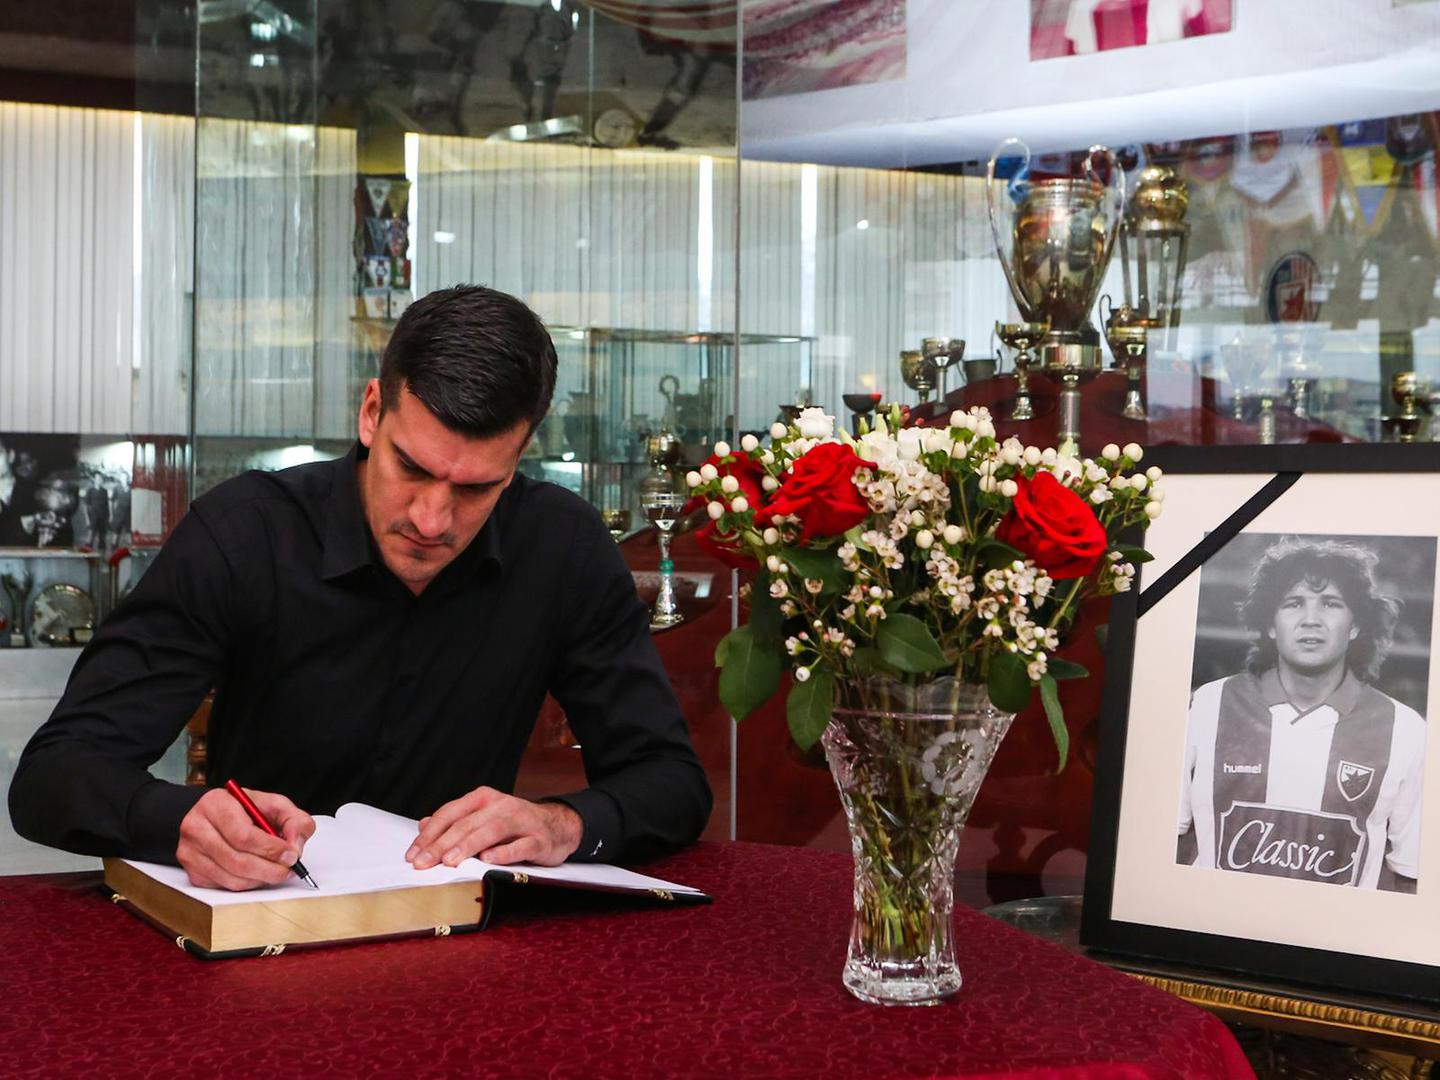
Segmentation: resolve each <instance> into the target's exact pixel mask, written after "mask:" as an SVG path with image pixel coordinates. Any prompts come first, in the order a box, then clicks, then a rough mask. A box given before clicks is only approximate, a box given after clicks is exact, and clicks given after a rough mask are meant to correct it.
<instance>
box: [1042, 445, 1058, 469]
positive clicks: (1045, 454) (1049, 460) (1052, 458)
mask: <svg viewBox="0 0 1440 1080" xmlns="http://www.w3.org/2000/svg"><path fill="white" fill-rule="evenodd" d="M1059 456H1060V455H1059V454H1058V453H1056V451H1055V448H1054V447H1053V446H1047V447H1046V448H1045V449H1044V450H1041V451H1040V464H1042V465H1044V466H1046V467H1047V468H1048V467H1049V466H1051V465H1054V464H1055V462H1056V461H1057V460H1058V459H1059Z"/></svg>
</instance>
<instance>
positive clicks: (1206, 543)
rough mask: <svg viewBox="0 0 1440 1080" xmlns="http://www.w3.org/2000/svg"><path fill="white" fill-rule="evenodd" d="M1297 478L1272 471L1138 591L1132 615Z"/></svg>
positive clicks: (1187, 573)
mask: <svg viewBox="0 0 1440 1080" xmlns="http://www.w3.org/2000/svg"><path fill="white" fill-rule="evenodd" d="M1299 479H1300V474H1299V473H1298V472H1282V473H1276V474H1275V476H1274V477H1272V478H1271V480H1270V482H1269V483H1267V484H1266V485H1265V486H1264V487H1262V488H1261V489H1260V490H1259V491H1257V492H1256V493H1255V494H1254V495H1252V496H1250V498H1248V499H1246V500H1245V501H1244V502H1243V503H1241V504H1240V506H1239V508H1238V509H1236V511H1235V512H1234V513H1233V514H1231V515H1230V516H1229V517H1227V518H1226V519H1225V520H1224V521H1222V522H1221V523H1220V524H1219V525H1217V526H1215V528H1214V529H1212V530H1211V531H1210V532H1208V533H1206V534H1205V538H1204V539H1203V540H1201V541H1200V542H1199V543H1198V544H1196V545H1195V546H1194V547H1193V548H1191V549H1190V550H1189V551H1187V552H1186V553H1185V554H1184V555H1183V556H1182V557H1181V558H1179V559H1177V560H1176V562H1175V565H1174V566H1172V567H1170V569H1169V570H1166V571H1165V573H1163V574H1161V575H1160V576H1159V577H1158V578H1156V579H1155V581H1154V582H1153V583H1151V585H1150V586H1149V588H1147V589H1145V590H1144V591H1143V592H1141V593H1140V596H1139V597H1138V599H1137V601H1136V612H1135V617H1136V618H1137V619H1138V618H1140V617H1141V616H1143V615H1144V614H1145V613H1146V612H1147V611H1149V610H1150V609H1151V608H1152V607H1154V606H1155V605H1156V604H1158V603H1159V602H1160V601H1161V600H1163V599H1164V598H1165V596H1166V594H1167V593H1169V592H1170V590H1171V589H1173V588H1175V586H1176V585H1179V584H1180V582H1182V581H1184V580H1185V579H1186V578H1187V577H1189V576H1190V575H1191V574H1193V573H1194V572H1195V571H1196V570H1199V569H1200V567H1202V566H1204V565H1205V563H1206V561H1207V560H1208V559H1209V558H1210V557H1211V556H1213V555H1214V554H1215V553H1216V552H1217V551H1219V550H1220V549H1221V548H1223V547H1224V546H1225V545H1226V544H1228V543H1229V542H1230V541H1231V540H1232V539H1234V537H1235V535H1236V534H1237V533H1239V532H1240V530H1241V529H1243V528H1245V526H1246V525H1249V524H1250V522H1252V521H1254V520H1255V519H1256V518H1257V517H1259V516H1260V515H1261V514H1263V513H1264V512H1265V510H1266V508H1268V507H1269V506H1270V504H1271V503H1273V502H1274V501H1275V500H1276V499H1278V498H1279V497H1280V496H1281V495H1283V494H1285V492H1287V491H1289V490H1290V489H1291V488H1292V487H1294V486H1295V481H1297V480H1299Z"/></svg>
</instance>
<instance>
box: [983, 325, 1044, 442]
mask: <svg viewBox="0 0 1440 1080" xmlns="http://www.w3.org/2000/svg"><path fill="white" fill-rule="evenodd" d="M1049 332H1050V324H1049V323H1043V322H1038V323H1030V322H1018V323H1000V322H997V323H996V324H995V336H996V337H998V338H999V339H1000V343H1001V344H1002V345H1005V346H1006V347H1007V348H1009V349H1012V350H1014V353H1015V405H1014V407H1013V408H1012V409H1011V410H1010V419H1011V420H1033V419H1034V418H1035V407H1034V405H1033V404H1032V403H1031V401H1030V349H1031V348H1032V347H1033V346H1034V345H1035V343H1036V342H1037V341H1039V340H1041V339H1042V338H1043V337H1044V336H1045V335H1046V334H1047V333H1049Z"/></svg>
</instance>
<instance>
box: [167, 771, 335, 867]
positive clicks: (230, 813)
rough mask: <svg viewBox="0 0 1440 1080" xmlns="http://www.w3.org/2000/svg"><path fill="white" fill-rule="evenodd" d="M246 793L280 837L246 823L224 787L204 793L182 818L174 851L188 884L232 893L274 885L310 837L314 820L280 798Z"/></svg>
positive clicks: (242, 808) (270, 794)
mask: <svg viewBox="0 0 1440 1080" xmlns="http://www.w3.org/2000/svg"><path fill="white" fill-rule="evenodd" d="M246 794H248V795H249V796H250V798H251V799H252V800H254V802H255V805H256V806H257V807H258V808H259V810H260V812H261V813H262V814H264V815H265V818H266V820H267V821H269V822H270V824H271V825H273V826H275V830H276V831H277V832H278V833H280V836H278V837H276V836H271V835H269V834H268V833H266V832H265V830H264V829H261V828H260V827H259V826H257V825H256V824H255V823H254V822H253V821H251V820H250V815H249V814H247V813H245V808H244V807H242V806H241V805H240V804H239V803H238V802H236V801H235V799H234V798H233V797H231V795H230V793H229V792H227V791H226V790H225V789H224V788H214V789H212V790H210V791H207V792H206V793H205V794H204V795H202V796H200V801H199V802H197V803H196V804H195V805H194V806H193V807H191V808H190V812H189V813H188V814H186V815H185V817H184V818H183V819H182V820H181V822H180V843H179V844H178V845H177V846H176V848H175V858H176V859H177V861H178V862H179V863H180V865H181V866H182V867H183V868H184V870H185V872H186V873H187V874H189V875H190V883H191V884H192V885H198V886H200V887H202V888H206V889H230V890H231V891H233V892H241V891H243V890H245V889H255V888H259V887H260V886H261V885H279V884H281V883H282V882H284V881H285V879H286V878H288V877H289V876H290V867H291V866H293V865H294V863H295V860H297V859H298V858H300V853H301V851H302V850H303V849H304V847H305V841H306V840H308V839H310V837H311V836H313V835H315V819H314V818H312V817H311V816H310V815H309V814H307V813H305V811H304V810H301V809H300V808H299V807H297V806H296V805H295V804H294V803H292V802H291V801H290V800H289V799H287V798H286V797H285V796H284V795H276V794H274V793H273V792H269V791H255V790H254V789H246Z"/></svg>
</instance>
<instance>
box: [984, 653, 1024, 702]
mask: <svg viewBox="0 0 1440 1080" xmlns="http://www.w3.org/2000/svg"><path fill="white" fill-rule="evenodd" d="M985 686H986V688H987V689H988V690H989V691H990V700H991V701H992V702H994V704H995V707H996V708H997V709H1002V710H1004V711H1005V712H1019V711H1020V710H1021V709H1023V708H1025V706H1026V705H1028V704H1030V673H1029V672H1027V671H1026V670H1025V661H1024V660H1021V659H1020V657H1019V656H1018V655H1017V654H1015V653H1012V652H1002V653H997V654H996V655H995V657H994V658H992V659H991V661H990V677H989V678H988V679H987V680H986V682H985Z"/></svg>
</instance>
